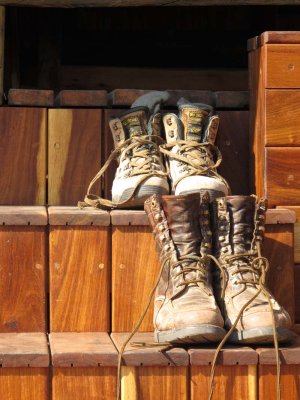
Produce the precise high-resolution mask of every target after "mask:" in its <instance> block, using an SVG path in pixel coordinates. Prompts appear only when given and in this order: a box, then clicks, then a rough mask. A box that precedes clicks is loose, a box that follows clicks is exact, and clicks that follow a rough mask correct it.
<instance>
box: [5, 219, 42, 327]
mask: <svg viewBox="0 0 300 400" xmlns="http://www.w3.org/2000/svg"><path fill="white" fill-rule="evenodd" d="M46 239H47V237H46V228H45V227H42V226H26V227H21V226H13V227H9V226H3V227H1V229H0V248H1V255H0V265H1V280H0V298H1V302H0V332H45V331H46V292H45V290H46V273H47V241H46Z"/></svg>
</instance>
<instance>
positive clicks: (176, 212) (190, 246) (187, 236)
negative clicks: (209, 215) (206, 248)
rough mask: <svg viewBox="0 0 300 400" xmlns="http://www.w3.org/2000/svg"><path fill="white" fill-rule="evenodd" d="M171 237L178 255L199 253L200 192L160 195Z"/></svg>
mask: <svg viewBox="0 0 300 400" xmlns="http://www.w3.org/2000/svg"><path fill="white" fill-rule="evenodd" d="M162 206H163V210H164V213H165V215H166V218H167V221H168V226H169V229H170V233H171V237H172V239H173V242H174V244H175V247H176V249H177V253H178V256H185V255H196V256H199V254H200V244H201V239H202V236H201V231H200V225H199V221H200V217H199V209H200V194H199V193H195V194H190V195H185V196H162Z"/></svg>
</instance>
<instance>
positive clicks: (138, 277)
mask: <svg viewBox="0 0 300 400" xmlns="http://www.w3.org/2000/svg"><path fill="white" fill-rule="evenodd" d="M158 271H159V260H158V257H157V255H156V250H155V243H154V240H153V238H152V233H151V231H150V228H149V227H148V226H146V227H144V226H114V227H113V233H112V331H113V332H130V331H131V330H132V329H133V327H134V326H135V324H136V322H137V321H138V319H139V318H140V316H141V314H142V312H143V310H144V308H145V304H146V301H147V298H148V296H149V294H150V291H151V289H152V287H153V286H154V283H155V280H156V279H157V274H158ZM152 318H153V301H152V303H151V306H150V308H149V310H148V312H147V315H146V317H145V319H144V322H143V324H142V325H141V328H140V331H143V332H144V331H153V322H152Z"/></svg>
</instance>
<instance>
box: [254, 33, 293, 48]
mask: <svg viewBox="0 0 300 400" xmlns="http://www.w3.org/2000/svg"><path fill="white" fill-rule="evenodd" d="M266 43H269V44H271V43H272V44H276V43H277V44H300V32H299V31H267V32H264V33H262V34H261V35H260V36H259V45H260V46H262V45H264V44H266Z"/></svg>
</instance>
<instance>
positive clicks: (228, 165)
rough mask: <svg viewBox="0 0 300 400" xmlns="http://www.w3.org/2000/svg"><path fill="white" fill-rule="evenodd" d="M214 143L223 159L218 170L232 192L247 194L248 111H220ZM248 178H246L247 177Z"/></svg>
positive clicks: (248, 191)
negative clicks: (218, 126) (218, 125)
mask: <svg viewBox="0 0 300 400" xmlns="http://www.w3.org/2000/svg"><path fill="white" fill-rule="evenodd" d="M219 115H220V128H219V132H218V135H217V139H216V145H217V146H218V148H219V150H220V151H221V154H222V157H223V161H222V164H221V165H220V167H219V168H218V172H219V173H220V174H221V175H222V176H223V177H224V178H225V179H226V180H227V182H228V183H229V186H230V188H231V191H232V194H245V195H247V194H249V193H250V188H249V185H250V180H249V150H248V143H249V113H248V111H221V112H220V113H219ZM247 178H248V179H247Z"/></svg>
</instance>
